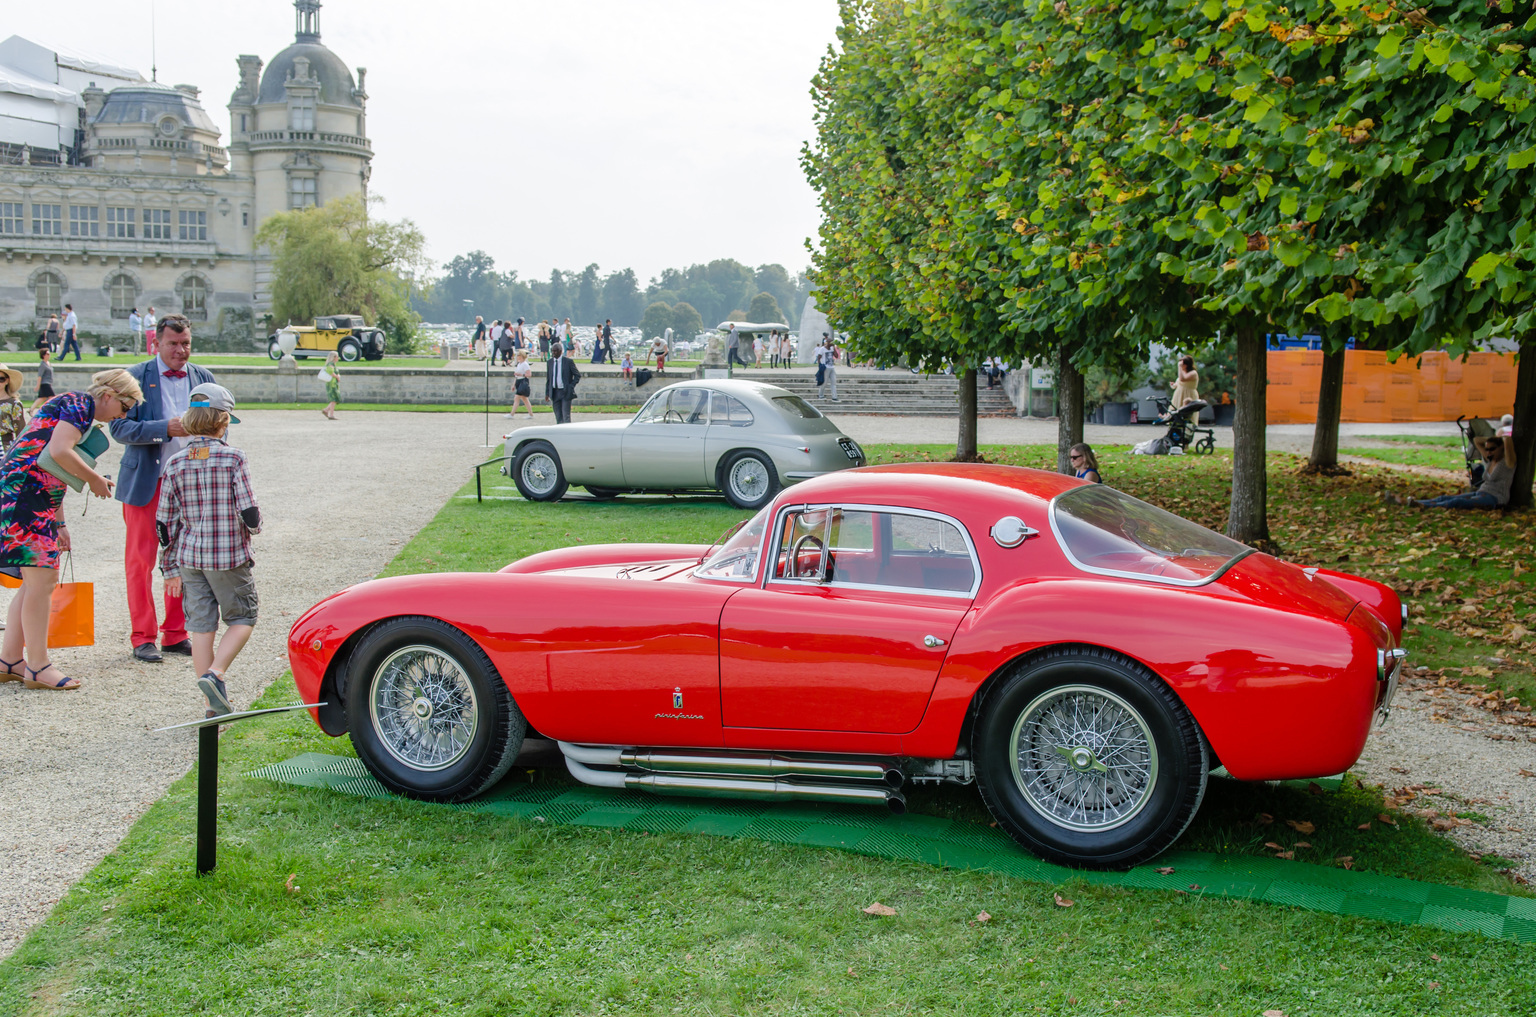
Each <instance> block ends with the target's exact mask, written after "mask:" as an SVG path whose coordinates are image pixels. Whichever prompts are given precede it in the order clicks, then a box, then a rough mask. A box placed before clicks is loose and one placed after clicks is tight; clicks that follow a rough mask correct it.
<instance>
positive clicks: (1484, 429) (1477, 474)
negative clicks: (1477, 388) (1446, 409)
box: [1456, 417, 1493, 490]
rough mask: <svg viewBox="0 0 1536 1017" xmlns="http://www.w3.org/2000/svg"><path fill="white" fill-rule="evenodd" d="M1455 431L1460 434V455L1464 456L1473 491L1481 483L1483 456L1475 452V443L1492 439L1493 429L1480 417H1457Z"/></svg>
mask: <svg viewBox="0 0 1536 1017" xmlns="http://www.w3.org/2000/svg"><path fill="white" fill-rule="evenodd" d="M1456 429H1457V430H1458V431H1460V432H1461V454H1462V455H1464V456H1466V459H1467V477H1468V479H1469V480H1471V482H1472V487H1473V489H1474V490H1475V489H1476V488H1477V487H1478V486H1480V485H1481V484H1482V482H1483V454H1482V453H1481V452H1479V451H1478V450H1477V443H1478V441H1480V440H1481V439H1483V438H1492V437H1493V427H1492V426H1491V425H1490V424H1489V423H1488V421H1486V420H1484V419H1483V418H1482V417H1473V418H1472V419H1471V420H1468V419H1467V418H1466V417H1457V418H1456Z"/></svg>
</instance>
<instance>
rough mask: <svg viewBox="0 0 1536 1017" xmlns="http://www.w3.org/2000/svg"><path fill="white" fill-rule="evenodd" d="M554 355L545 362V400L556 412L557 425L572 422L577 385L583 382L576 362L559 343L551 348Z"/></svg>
mask: <svg viewBox="0 0 1536 1017" xmlns="http://www.w3.org/2000/svg"><path fill="white" fill-rule="evenodd" d="M549 352H550V353H551V354H553V356H551V357H550V358H549V359H548V360H546V361H545V362H544V398H545V399H548V400H549V405H550V406H551V407H553V408H554V411H555V423H557V424H569V423H570V422H571V400H572V399H575V398H576V384H577V382H579V381H581V371H580V370H579V369H578V368H577V367H576V361H574V360H572V359H571V358H570V357H568V356H566V355H565V348H564V347H562V346H561V345H560V344H559V343H556V344H555V345H554V346H552V347H550V350H549Z"/></svg>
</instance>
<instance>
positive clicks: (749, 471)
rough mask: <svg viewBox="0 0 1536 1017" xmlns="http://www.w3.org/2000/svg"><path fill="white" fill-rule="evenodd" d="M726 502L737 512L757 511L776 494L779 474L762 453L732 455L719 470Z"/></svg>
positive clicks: (751, 452)
mask: <svg viewBox="0 0 1536 1017" xmlns="http://www.w3.org/2000/svg"><path fill="white" fill-rule="evenodd" d="M720 479H721V485H720V486H721V487H722V488H723V489H724V491H725V498H726V500H727V501H729V502H730V503H731V504H732V505H735V506H736V507H737V508H739V509H760V508H762V507H763V506H764V505H766V504H768V502H770V501H771V500H773V496H774V495H776V494H778V493H779V473H778V471H777V470H775V469H774V468H773V461H772V460H770V459H769V458H768V456H767V455H765V454H764V453H762V452H758V451H743V452H737V453H735V454H733V455H732V456H731V457H730V458H729V459H727V460H726V461H725V464H724V465H723V466H721V468H720Z"/></svg>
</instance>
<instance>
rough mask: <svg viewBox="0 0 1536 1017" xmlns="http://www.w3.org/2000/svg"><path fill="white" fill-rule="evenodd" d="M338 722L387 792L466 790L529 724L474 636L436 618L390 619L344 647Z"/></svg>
mask: <svg viewBox="0 0 1536 1017" xmlns="http://www.w3.org/2000/svg"><path fill="white" fill-rule="evenodd" d="M350 672H351V675H352V680H351V682H350V683H349V686H350V687H349V690H348V695H347V727H348V730H349V731H350V732H351V735H352V744H353V747H355V748H356V749H357V756H358V758H359V759H361V760H362V761H363V764H364V765H365V766H367V767H368V772H369V773H372V774H373V775H374V776H375V777H377V778H378V780H379V782H380V783H381V784H383V785H384V786H385V787H387V788H389V789H390V790H391V791H394V792H397V793H399V794H405V795H410V796H412V797H414V798H426V799H430V800H433V801H445V802H457V801H463V800H465V799H466V798H472V797H474V796H475V795H477V794H479V793H480V792H482V791H484V790H485V789H486V788H488V787H490V786H491V785H493V784H495V783H496V782H497V781H498V780H500V779H501V778H502V777H503V776H504V775H505V774H506V772H507V770H508V769H509V768H511V766H512V762H513V761H514V760H515V759H516V758H517V754H518V752H519V751H520V750H521V749H522V745H523V736H524V734H526V733H527V730H528V722H527V721H526V720H524V719H523V714H522V711H521V710H519V709H518V708H517V703H515V702H514V701H513V700H512V694H511V693H510V692H508V691H507V686H506V683H505V682H503V681H502V680H501V676H500V675H499V674H497V673H496V668H495V665H493V664H492V663H491V661H490V658H489V657H487V656H486V655H485V651H483V650H481V649H480V647H479V646H478V645H476V643H475V642H474V640H472V639H470V638H469V637H468V636H466V635H465V634H464V633H463V632H460V631H459V630H458V629H456V628H454V627H453V626H452V625H448V624H447V623H445V622H441V621H438V620H437V619H435V618H395V619H392V620H390V621H387V622H384V623H382V624H380V625H378V626H376V627H375V628H373V629H372V630H371V631H369V632H368V634H367V635H365V636H364V637H363V639H362V642H360V643H359V644H358V646H357V649H356V650H355V651H354V652H353V655H352V663H351V665H350Z"/></svg>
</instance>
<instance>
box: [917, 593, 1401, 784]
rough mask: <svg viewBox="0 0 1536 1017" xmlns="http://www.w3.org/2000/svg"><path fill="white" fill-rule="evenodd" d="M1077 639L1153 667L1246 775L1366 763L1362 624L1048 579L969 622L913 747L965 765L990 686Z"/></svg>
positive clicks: (1369, 673)
mask: <svg viewBox="0 0 1536 1017" xmlns="http://www.w3.org/2000/svg"><path fill="white" fill-rule="evenodd" d="M1066 644H1086V645H1091V646H1099V647H1103V648H1106V649H1110V650H1113V651H1116V652H1118V653H1123V654H1125V655H1126V656H1128V657H1131V658H1133V659H1135V660H1137V661H1140V662H1141V663H1143V664H1145V665H1146V666H1147V667H1149V668H1150V669H1151V670H1152V671H1154V672H1155V673H1156V674H1158V675H1159V676H1160V677H1161V678H1162V679H1163V680H1164V681H1166V682H1167V683H1168V685H1169V686H1170V687H1171V688H1172V689H1173V690H1174V692H1175V693H1177V694H1178V696H1179V698H1180V699H1181V700H1183V702H1184V704H1185V705H1186V706H1187V707H1188V708H1189V710H1190V712H1191V713H1192V714H1193V715H1194V717H1195V720H1196V722H1197V723H1199V724H1200V727H1201V730H1202V731H1204V732H1205V735H1206V738H1207V739H1208V740H1209V741H1210V744H1211V747H1212V749H1213V750H1214V752H1215V753H1216V755H1217V756H1218V757H1219V758H1220V760H1221V762H1222V763H1223V764H1224V765H1225V766H1226V768H1227V770H1228V772H1229V773H1231V774H1232V775H1233V776H1234V777H1237V778H1240V779H1243V780H1276V779H1290V778H1297V777H1319V776H1327V775H1329V774H1335V773H1339V772H1341V771H1343V770H1345V769H1346V768H1348V767H1349V766H1350V765H1351V764H1352V763H1354V762H1355V760H1356V759H1358V758H1359V755H1360V751H1361V749H1362V748H1363V747H1364V745H1365V739H1366V735H1367V734H1368V733H1369V729H1370V721H1371V716H1372V710H1373V708H1374V706H1375V701H1376V696H1377V682H1376V651H1377V649H1378V647H1377V646H1376V640H1375V638H1373V637H1372V635H1371V634H1370V633H1369V632H1367V631H1366V630H1365V629H1363V628H1361V627H1359V626H1355V625H1350V624H1347V623H1346V622H1344V621H1342V620H1339V619H1335V618H1331V617H1325V616H1323V615H1320V614H1316V615H1314V614H1305V613H1296V612H1294V611H1286V610H1282V609H1277V608H1275V607H1271V606H1268V605H1264V604H1259V603H1254V602H1252V601H1247V600H1243V599H1240V598H1235V597H1232V596H1230V595H1224V594H1223V592H1222V591H1220V590H1219V588H1218V589H1214V590H1211V591H1209V592H1207V591H1206V590H1205V589H1204V588H1201V589H1196V590H1187V589H1176V588H1170V587H1163V586H1155V585H1151V584H1143V583H1136V582H1116V581H1099V580H1093V579H1069V580H1042V581H1039V582H1024V583H1021V584H1019V585H1018V586H1015V587H1013V588H1012V589H1009V590H1005V591H1003V592H1001V593H999V594H998V595H997V596H996V597H995V598H994V599H993V600H991V601H990V602H988V603H987V604H985V605H982V606H979V607H978V608H976V609H975V610H973V611H971V612H970V614H968V615H967V616H966V619H965V620H964V621H963V622H961V624H960V628H959V629H958V630H957V631H956V633H955V638H954V641H953V643H952V644H951V649H950V653H949V656H948V658H947V659H946V660H945V663H944V668H943V670H942V672H941V673H940V675H939V678H938V681H937V683H936V684H935V687H934V691H933V696H932V698H931V700H930V701H929V706H928V710H927V713H926V714H925V716H924V718H923V722H922V723H921V724H920V725H919V726H918V728H917V730H915V731H914V732H912V734H910V735H908V736H907V737H905V738H904V739H903V741H902V752H903V753H904V754H906V755H910V756H914V757H921V758H949V757H951V756H953V755H954V754H955V750H956V749H957V747H958V742H959V737H960V733H961V730H962V726H963V725H964V722H965V719H966V715H967V712H968V711H969V709H970V707H971V704H972V700H973V699H974V698H975V696H976V694H977V692H978V690H979V689H980V688H981V686H982V685H983V683H984V682H986V680H987V679H988V678H990V677H992V676H993V675H995V674H998V673H999V672H1000V671H1002V670H1003V669H1004V668H1005V667H1006V666H1007V665H1008V664H1009V663H1011V662H1013V661H1016V660H1018V659H1020V658H1022V657H1025V656H1027V655H1028V654H1030V653H1031V652H1033V651H1036V650H1039V649H1042V648H1044V647H1049V646H1057V645H1066Z"/></svg>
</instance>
